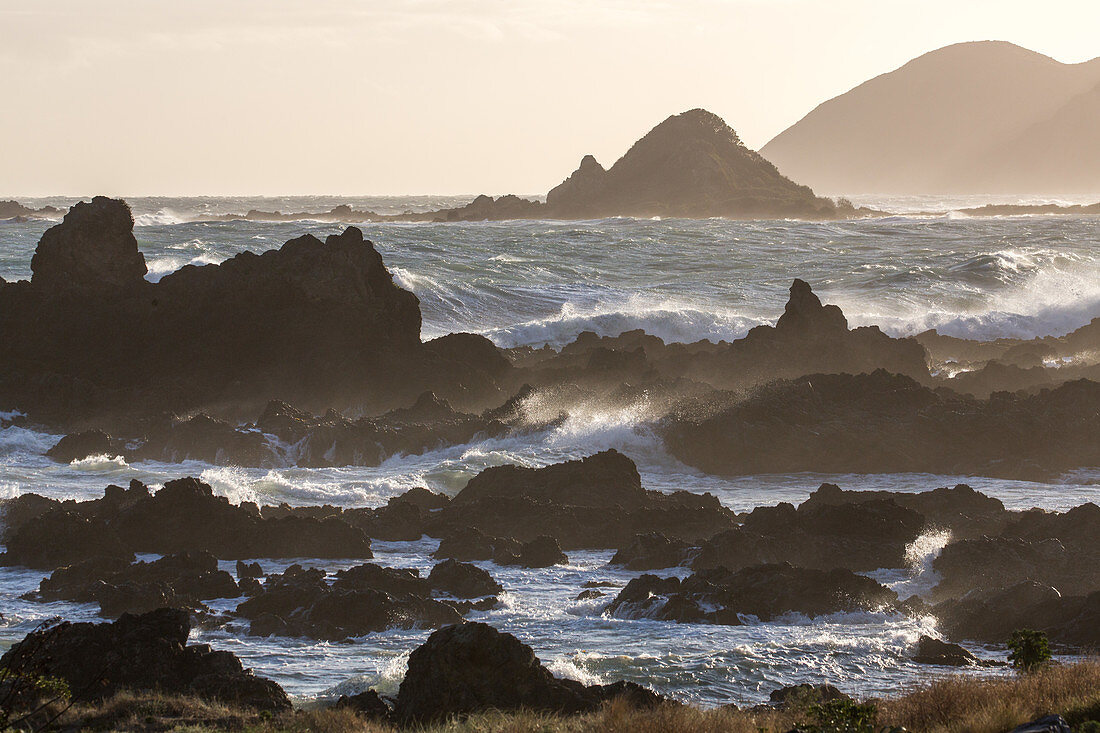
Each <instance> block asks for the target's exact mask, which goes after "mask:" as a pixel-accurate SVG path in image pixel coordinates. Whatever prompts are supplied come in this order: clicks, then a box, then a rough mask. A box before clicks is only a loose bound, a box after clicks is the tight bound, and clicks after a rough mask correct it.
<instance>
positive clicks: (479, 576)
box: [428, 560, 504, 598]
mask: <svg viewBox="0 0 1100 733" xmlns="http://www.w3.org/2000/svg"><path fill="white" fill-rule="evenodd" d="M428 584H429V585H431V587H432V589H433V590H437V591H441V592H443V593H447V594H449V595H451V596H454V597H455V598H482V597H484V596H495V595H496V594H497V593H500V592H501V591H503V590H504V587H503V586H502V585H501V584H500V583H498V582H497V581H495V580H493V576H491V575H489V573H488V572H486V571H484V570H482V569H481V568H479V567H477V566H476V565H470V564H468V563H462V562H458V561H457V560H444V561H443V562H441V563H438V564H437V565H436V566H435V567H433V568H432V572H431V573H430V574H429V575H428Z"/></svg>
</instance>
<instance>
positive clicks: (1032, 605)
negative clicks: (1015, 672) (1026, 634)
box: [933, 581, 1100, 649]
mask: <svg viewBox="0 0 1100 733" xmlns="http://www.w3.org/2000/svg"><path fill="white" fill-rule="evenodd" d="M933 613H934V614H935V616H936V618H938V619H939V622H940V628H942V629H943V630H944V633H945V634H946V636H947V637H948V638H949V639H960V640H962V639H971V640H974V641H981V642H987V643H994V644H1003V643H1005V641H1006V640H1007V639H1008V638H1009V636H1010V635H1011V634H1012V632H1013V631H1015V630H1017V629H1035V630H1038V631H1042V632H1044V633H1046V634H1047V636H1048V637H1049V638H1050V640H1051V642H1052V643H1056V644H1062V645H1067V646H1073V647H1079V648H1084V649H1094V648H1096V647H1097V646H1098V645H1100V591H1098V592H1095V593H1090V594H1089V595H1085V596H1081V595H1078V596H1070V595H1065V596H1064V595H1062V594H1061V593H1059V592H1058V591H1057V590H1056V589H1054V588H1052V587H1050V586H1048V585H1043V584H1042V583H1037V582H1035V581H1026V582H1022V583H1018V584H1017V585H1014V586H1011V587H1008V588H998V589H992V590H976V591H973V592H971V593H968V594H967V595H965V596H963V597H962V598H958V599H950V600H947V601H942V602H940V603H938V604H936V606H935V607H934V608H933Z"/></svg>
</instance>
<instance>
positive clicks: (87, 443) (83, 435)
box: [46, 430, 122, 463]
mask: <svg viewBox="0 0 1100 733" xmlns="http://www.w3.org/2000/svg"><path fill="white" fill-rule="evenodd" d="M119 447H120V446H116V445H115V443H114V441H113V440H111V436H110V435H108V434H107V433H105V432H103V431H102V430H85V431H83V432H80V433H73V434H71V435H66V436H65V437H64V438H62V439H61V440H59V441H57V445H55V446H54V447H52V448H50V449H49V450H48V451H46V456H47V457H49V458H52V459H54V460H55V461H59V462H60V463H72V462H73V461H79V460H83V459H85V458H88V457H90V456H102V455H107V456H116V455H121V453H122V452H121V451H120V450H118V448H119Z"/></svg>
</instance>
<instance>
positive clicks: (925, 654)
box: [913, 634, 980, 667]
mask: <svg viewBox="0 0 1100 733" xmlns="http://www.w3.org/2000/svg"><path fill="white" fill-rule="evenodd" d="M913 661H914V662H916V663H917V664H938V665H940V666H943V667H969V666H976V665H979V664H980V662H979V660H978V658H977V657H975V656H974V655H973V654H971V653H970V652H968V651H967V650H966V649H964V648H963V647H961V646H959V645H958V644H951V643H949V642H946V641H940V640H939V639H933V638H932V637H931V636H927V635H926V634H921V637H920V639H919V640H918V641H917V649H916V652H915V653H914V654H913Z"/></svg>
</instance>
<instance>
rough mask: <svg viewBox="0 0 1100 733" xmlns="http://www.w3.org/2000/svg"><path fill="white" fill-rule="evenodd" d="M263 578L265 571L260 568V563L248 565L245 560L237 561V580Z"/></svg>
mask: <svg viewBox="0 0 1100 733" xmlns="http://www.w3.org/2000/svg"><path fill="white" fill-rule="evenodd" d="M262 577H264V571H263V568H261V567H260V563H258V562H250V563H246V562H245V561H244V560H238V561H237V580H246V579H248V578H262Z"/></svg>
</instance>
